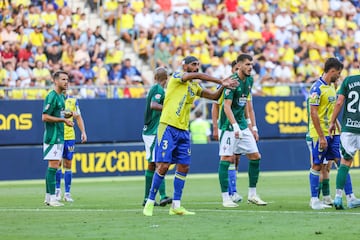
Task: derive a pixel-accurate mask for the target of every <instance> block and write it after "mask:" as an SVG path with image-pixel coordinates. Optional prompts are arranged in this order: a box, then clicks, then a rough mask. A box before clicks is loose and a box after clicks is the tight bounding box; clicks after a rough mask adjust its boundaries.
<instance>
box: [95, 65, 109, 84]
mask: <svg viewBox="0 0 360 240" xmlns="http://www.w3.org/2000/svg"><path fill="white" fill-rule="evenodd" d="M92 70H93V71H94V73H95V81H94V83H95V85H96V86H104V85H108V84H109V80H108V71H107V70H106V68H105V65H104V62H103V60H102V59H101V58H97V59H96V63H95V66H93V68H92Z"/></svg>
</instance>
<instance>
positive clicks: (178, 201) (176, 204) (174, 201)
mask: <svg viewBox="0 0 360 240" xmlns="http://www.w3.org/2000/svg"><path fill="white" fill-rule="evenodd" d="M171 207H172V208H174V209H175V208H179V207H180V200H173V201H172V204H171Z"/></svg>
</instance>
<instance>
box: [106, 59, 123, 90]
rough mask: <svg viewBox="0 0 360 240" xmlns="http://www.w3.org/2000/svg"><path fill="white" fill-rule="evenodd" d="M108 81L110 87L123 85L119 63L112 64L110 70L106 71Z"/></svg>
mask: <svg viewBox="0 0 360 240" xmlns="http://www.w3.org/2000/svg"><path fill="white" fill-rule="evenodd" d="M108 79H109V83H110V84H111V85H118V84H120V83H123V82H122V80H123V79H122V75H121V64H120V63H114V64H112V65H111V68H110V70H109V71H108Z"/></svg>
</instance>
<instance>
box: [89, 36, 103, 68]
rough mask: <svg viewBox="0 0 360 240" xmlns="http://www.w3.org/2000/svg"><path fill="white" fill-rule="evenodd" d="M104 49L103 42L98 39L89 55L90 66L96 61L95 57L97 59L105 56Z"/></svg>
mask: <svg viewBox="0 0 360 240" xmlns="http://www.w3.org/2000/svg"><path fill="white" fill-rule="evenodd" d="M104 51H105V50H104V47H103V44H102V43H101V42H99V41H98V42H96V44H95V48H94V52H92V53H91V55H90V58H91V65H92V66H93V65H94V63H95V62H96V59H98V58H101V59H104V58H105V52H104Z"/></svg>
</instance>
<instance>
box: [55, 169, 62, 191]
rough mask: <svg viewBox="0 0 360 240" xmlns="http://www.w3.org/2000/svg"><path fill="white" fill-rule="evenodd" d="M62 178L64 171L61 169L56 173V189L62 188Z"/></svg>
mask: <svg viewBox="0 0 360 240" xmlns="http://www.w3.org/2000/svg"><path fill="white" fill-rule="evenodd" d="M61 177H62V170H61V168H59V169H58V170H57V171H56V175H55V178H56V182H55V187H56V188H60V184H61Z"/></svg>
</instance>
